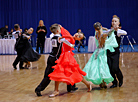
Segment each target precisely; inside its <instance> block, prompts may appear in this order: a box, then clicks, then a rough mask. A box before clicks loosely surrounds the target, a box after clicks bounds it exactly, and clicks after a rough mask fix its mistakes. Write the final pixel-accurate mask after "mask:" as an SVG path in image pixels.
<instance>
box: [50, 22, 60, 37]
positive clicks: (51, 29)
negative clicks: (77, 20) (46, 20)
mask: <svg viewBox="0 0 138 102" xmlns="http://www.w3.org/2000/svg"><path fill="white" fill-rule="evenodd" d="M58 28H59V25H58V24H57V23H55V24H53V25H51V27H50V31H51V32H52V33H54V34H55V33H56V31H57V29H58Z"/></svg>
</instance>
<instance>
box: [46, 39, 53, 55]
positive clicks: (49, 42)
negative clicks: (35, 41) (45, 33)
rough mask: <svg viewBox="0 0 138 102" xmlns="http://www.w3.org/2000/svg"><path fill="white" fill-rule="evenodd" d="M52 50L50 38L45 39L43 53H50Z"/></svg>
mask: <svg viewBox="0 0 138 102" xmlns="http://www.w3.org/2000/svg"><path fill="white" fill-rule="evenodd" d="M51 51H52V43H51V38H46V39H45V45H44V53H50V52H51Z"/></svg>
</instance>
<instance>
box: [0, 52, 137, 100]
mask: <svg viewBox="0 0 138 102" xmlns="http://www.w3.org/2000/svg"><path fill="white" fill-rule="evenodd" d="M91 55H92V54H91V53H87V54H84V53H83V54H75V56H74V57H75V59H76V60H77V62H78V64H79V65H80V68H81V69H83V68H84V66H85V64H86V63H87V61H88V60H89V58H90V57H91ZM15 57H16V55H0V102H138V53H137V52H133V53H121V54H120V68H121V70H122V72H123V75H124V84H123V86H122V87H121V88H119V87H117V88H113V89H110V88H109V87H110V86H111V83H110V84H109V85H108V88H107V89H100V88H99V86H97V85H93V89H92V91H91V92H87V90H88V89H87V87H86V86H85V85H84V84H83V83H82V82H80V83H77V84H76V86H77V87H78V88H79V89H78V90H77V91H75V92H70V93H68V92H67V90H66V88H67V86H66V84H64V83H60V85H59V92H60V95H59V96H57V97H54V98H49V94H51V93H52V92H53V90H54V81H51V83H50V84H49V86H48V87H47V88H46V89H45V90H44V91H42V95H43V96H42V97H37V96H36V94H35V92H34V90H35V88H36V86H37V85H38V84H39V83H40V82H41V80H42V78H43V75H44V71H45V68H46V64H47V63H46V62H47V58H48V54H43V55H42V57H41V58H40V59H39V61H37V62H33V63H31V67H30V68H29V69H22V70H20V69H18V68H17V70H14V69H13V67H12V62H13V61H14V59H15Z"/></svg>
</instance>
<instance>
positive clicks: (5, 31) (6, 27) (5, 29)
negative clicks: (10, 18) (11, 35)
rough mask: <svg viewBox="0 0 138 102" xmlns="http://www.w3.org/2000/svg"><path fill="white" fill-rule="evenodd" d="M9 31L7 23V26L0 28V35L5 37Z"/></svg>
mask: <svg viewBox="0 0 138 102" xmlns="http://www.w3.org/2000/svg"><path fill="white" fill-rule="evenodd" d="M7 31H8V25H5V27H2V28H1V29H0V35H1V37H2V38H4V35H7Z"/></svg>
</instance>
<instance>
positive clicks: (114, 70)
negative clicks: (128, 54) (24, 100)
mask: <svg viewBox="0 0 138 102" xmlns="http://www.w3.org/2000/svg"><path fill="white" fill-rule="evenodd" d="M119 56H120V51H119V49H117V50H115V52H113V53H112V52H109V51H107V63H108V66H109V69H110V73H111V75H112V77H113V78H114V81H113V82H112V83H113V84H117V83H118V82H117V79H118V81H119V82H122V81H123V74H122V72H121V70H120V68H119Z"/></svg>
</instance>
